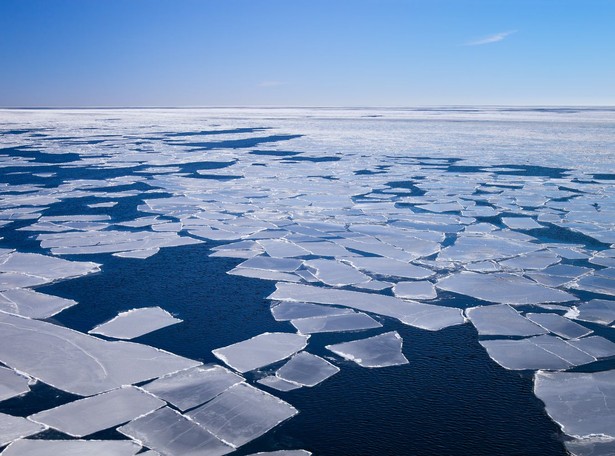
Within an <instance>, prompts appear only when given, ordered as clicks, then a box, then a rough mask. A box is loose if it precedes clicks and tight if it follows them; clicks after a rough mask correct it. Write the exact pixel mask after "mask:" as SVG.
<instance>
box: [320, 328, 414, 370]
mask: <svg viewBox="0 0 615 456" xmlns="http://www.w3.org/2000/svg"><path fill="white" fill-rule="evenodd" d="M402 343H403V341H402V338H401V336H400V335H399V334H398V333H397V331H391V332H388V333H384V334H380V335H378V336H374V337H368V338H367V339H359V340H353V341H351V342H343V343H341V344H334V345H327V346H326V347H325V348H327V350H330V351H332V352H333V353H335V354H337V355H339V356H341V357H342V358H345V359H348V360H350V361H354V362H355V363H357V364H358V365H359V366H362V367H371V368H376V367H388V366H399V365H401V364H407V363H408V360H407V359H406V357H405V356H404V355H403V354H402V351H401V349H402Z"/></svg>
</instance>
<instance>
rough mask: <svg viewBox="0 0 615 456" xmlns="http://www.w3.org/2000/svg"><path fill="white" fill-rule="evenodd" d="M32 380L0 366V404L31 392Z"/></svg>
mask: <svg viewBox="0 0 615 456" xmlns="http://www.w3.org/2000/svg"><path fill="white" fill-rule="evenodd" d="M29 385H30V379H28V378H26V377H24V376H22V375H20V374H18V373H17V372H15V371H14V370H12V369H7V368H5V367H2V366H0V402H2V401H4V400H6V399H10V398H12V397H17V396H21V395H23V394H26V393H27V392H28V391H30V386H29Z"/></svg>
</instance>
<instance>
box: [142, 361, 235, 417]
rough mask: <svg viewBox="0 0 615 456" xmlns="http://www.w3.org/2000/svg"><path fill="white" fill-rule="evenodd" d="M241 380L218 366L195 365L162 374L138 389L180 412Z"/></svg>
mask: <svg viewBox="0 0 615 456" xmlns="http://www.w3.org/2000/svg"><path fill="white" fill-rule="evenodd" d="M242 381H243V377H241V376H239V375H237V374H234V373H233V372H231V371H229V370H228V369H225V368H224V367H222V366H217V365H208V366H198V367H193V368H192V369H187V370H183V371H180V372H177V373H174V374H170V375H166V376H164V377H161V378H159V379H157V380H154V381H153V382H151V383H148V384H147V385H145V386H143V387H142V388H143V389H144V390H146V391H148V392H150V393H152V394H153V395H155V396H157V397H159V398H161V399H164V400H165V401H167V402H170V403H171V404H173V405H174V406H175V407H177V408H178V409H179V410H181V411H184V410H188V409H191V408H193V407H196V406H198V405H201V404H204V403H205V402H207V401H209V400H211V399H213V398H214V397H216V396H217V395H218V394H220V393H222V392H223V391H226V390H227V389H228V388H230V387H231V386H233V385H236V384H237V383H240V382H242Z"/></svg>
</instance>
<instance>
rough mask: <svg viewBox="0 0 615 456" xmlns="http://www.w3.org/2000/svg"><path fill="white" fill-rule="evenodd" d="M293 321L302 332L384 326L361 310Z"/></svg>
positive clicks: (340, 330)
mask: <svg viewBox="0 0 615 456" xmlns="http://www.w3.org/2000/svg"><path fill="white" fill-rule="evenodd" d="M291 323H292V325H293V326H294V327H295V328H297V331H299V333H300V334H313V333H324V332H342V331H361V330H365V329H374V328H381V327H382V325H381V324H380V323H378V322H377V321H376V320H374V319H373V318H372V317H370V316H368V315H366V314H364V313H361V312H354V313H351V314H347V315H325V316H322V317H310V318H300V319H297V320H291Z"/></svg>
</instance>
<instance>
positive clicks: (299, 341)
mask: <svg viewBox="0 0 615 456" xmlns="http://www.w3.org/2000/svg"><path fill="white" fill-rule="evenodd" d="M308 338H309V336H304V335H301V334H294V333H264V334H259V335H258V336H255V337H252V338H251V339H247V340H244V341H241V342H237V343H235V344H232V345H229V346H226V347H222V348H217V349H215V350H213V351H212V353H213V354H214V355H215V356H216V357H217V358H219V359H221V360H222V361H224V362H225V363H226V364H228V365H229V366H230V367H232V368H233V369H235V370H236V371H238V372H242V373H243V372H248V371H251V370H254V369H258V368H259V367H264V366H267V365H269V364H272V363H275V362H277V361H281V360H283V359H286V358H288V357H289V356H291V355H293V354H295V353H297V352H298V351H300V350H303V349H304V348H305V347H306V345H307V341H308Z"/></svg>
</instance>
